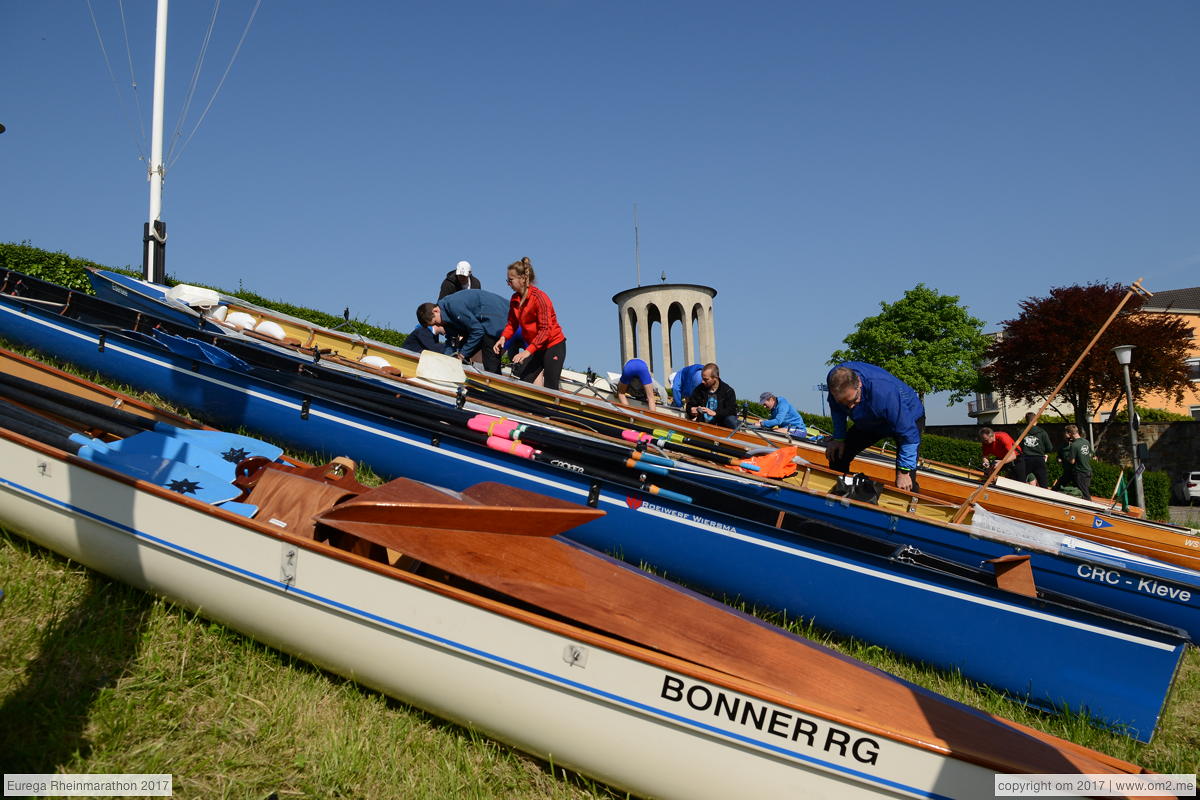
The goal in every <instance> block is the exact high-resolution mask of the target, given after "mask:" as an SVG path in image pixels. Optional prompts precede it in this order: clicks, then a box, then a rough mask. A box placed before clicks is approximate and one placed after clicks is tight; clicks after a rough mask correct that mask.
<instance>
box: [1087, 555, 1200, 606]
mask: <svg viewBox="0 0 1200 800" xmlns="http://www.w3.org/2000/svg"><path fill="white" fill-rule="evenodd" d="M1075 572H1076V574H1077V575H1079V577H1081V578H1088V579H1090V580H1093V581H1097V582H1099V583H1106V584H1108V585H1110V586H1118V585H1121V584H1123V585H1125V586H1134V585H1135V584H1134V582H1133V581H1134V579H1133V578H1126V577H1124V576H1123V575H1122V574H1121V573H1120V572H1118V571H1117V570H1115V569H1108V568H1107V567H1097V566H1094V565H1092V564H1080V565H1079V566H1078V567H1076V568H1075ZM1136 588H1137V590H1138V591H1139V592H1142V593H1144V594H1150V595H1154V596H1155V597H1166V598H1169V599H1171V600H1178V601H1179V602H1181V603H1190V602H1191V601H1192V593H1191V591H1189V590H1187V589H1183V588H1180V587H1178V586H1171V585H1170V584H1166V583H1161V582H1159V581H1157V580H1155V579H1154V578H1138V579H1137V584H1136Z"/></svg>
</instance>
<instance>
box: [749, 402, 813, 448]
mask: <svg viewBox="0 0 1200 800" xmlns="http://www.w3.org/2000/svg"><path fill="white" fill-rule="evenodd" d="M758 402H760V403H762V404H763V405H764V406H766V408H767V411H770V412H771V416H770V417H769V418H767V419H764V420H760V421H759V423H758V426H759V427H760V428H781V429H782V430H783V431H784V432H785V433H789V434H791V435H792V436H797V437H799V438H801V439H803V438H804V437H805V436H807V435H808V427H807V426H806V425H805V424H804V417H802V416H800V412H799V411H797V410H796V409H795V408H793V407H792V404H791V403H789V402H788V400H787V398H786V397H779V396H778V395H776V394H775V393H774V392H763V393H762V394H761V395H759V396H758Z"/></svg>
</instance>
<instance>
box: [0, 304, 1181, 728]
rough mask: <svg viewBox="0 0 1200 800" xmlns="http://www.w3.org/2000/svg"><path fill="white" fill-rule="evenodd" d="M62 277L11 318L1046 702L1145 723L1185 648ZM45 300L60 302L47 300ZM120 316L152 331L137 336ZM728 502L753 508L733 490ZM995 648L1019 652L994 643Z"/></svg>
mask: <svg viewBox="0 0 1200 800" xmlns="http://www.w3.org/2000/svg"><path fill="white" fill-rule="evenodd" d="M26 288H27V290H28V288H29V287H26ZM57 291H58V292H59V295H58V296H59V299H58V300H57V301H55V300H52V299H51V298H52V297H53V295H50V294H49V293H48V292H47V293H46V294H44V295H43V296H42V297H40V298H38V300H37V301H34V299H33V298H30V297H23V298H12V297H0V334H3V335H4V336H6V337H8V338H9V339H11V340H16V341H21V342H22V343H25V344H28V345H29V346H33V347H37V348H40V349H42V350H45V351H47V352H51V353H54V354H56V355H57V356H58V357H61V358H66V359H68V360H72V361H75V362H76V363H78V364H80V365H83V366H85V367H87V368H90V369H95V370H97V371H99V372H101V373H103V374H107V375H109V376H110V377H112V378H114V379H116V380H120V381H123V382H126V383H128V384H131V385H135V386H138V387H140V388H143V389H147V390H149V391H154V392H156V393H158V394H159V395H160V396H162V397H164V398H166V399H168V400H171V401H172V402H175V403H178V404H180V405H182V406H184V407H190V408H194V409H197V410H198V411H201V412H202V413H203V414H204V415H205V416H206V417H208V418H210V419H213V420H215V421H219V422H220V423H221V424H226V425H230V426H235V425H236V426H243V427H245V428H246V429H248V430H254V431H258V432H260V433H264V434H266V435H269V436H272V437H274V438H277V439H279V440H280V441H285V442H289V443H292V444H295V445H296V446H298V447H301V448H304V449H306V450H309V451H313V452H321V451H329V450H332V449H334V448H336V450H337V451H339V452H347V453H350V454H351V455H352V456H354V457H357V458H361V459H362V460H364V461H367V462H369V463H370V464H371V465H372V467H374V468H375V470H376V471H377V472H378V473H379V474H381V475H389V476H407V477H414V478H418V479H422V480H428V481H431V482H434V483H437V484H440V485H444V486H448V487H449V488H452V489H455V490H462V489H465V488H466V487H468V486H471V485H473V484H475V483H478V482H480V481H494V480H500V481H503V482H505V483H508V484H510V485H513V486H517V487H519V488H525V489H528V490H532V491H537V492H540V493H544V494H549V495H552V496H555V497H558V498H560V499H564V500H569V501H574V502H585V503H587V504H589V505H591V506H593V507H597V508H601V509H603V510H605V511H606V512H608V513H607V514H606V515H605V516H604V517H601V518H600V519H597V520H593V521H592V522H589V523H587V524H585V525H582V526H580V527H578V528H576V529H574V530H572V531H571V537H572V538H573V539H576V540H578V541H581V542H583V543H585V544H589V545H591V546H593V547H598V548H600V549H605V550H609V551H610V552H617V553H620V554H621V556H622V557H623V558H625V559H626V560H629V561H633V562H635V563H638V562H645V563H648V564H654V565H657V566H658V567H659V568H660V569H662V570H663V571H665V572H666V573H667V574H668V575H670V576H672V577H674V578H677V579H681V580H684V581H686V582H689V583H692V584H694V585H696V586H698V587H701V588H703V589H705V590H707V591H712V592H715V593H719V594H725V595H727V596H731V597H732V596H737V597H740V598H742V599H743V600H745V601H746V602H748V603H752V604H755V605H757V606H759V607H765V608H775V609H782V610H785V611H787V612H789V613H790V614H793V615H797V616H809V617H815V618H816V619H817V620H818V621H819V622H820V624H822V625H824V626H826V627H828V628H831V629H835V630H838V631H840V632H842V633H844V634H847V635H851V636H856V637H858V638H860V639H862V640H865V641H869V642H874V643H877V644H881V645H883V646H886V647H889V648H891V649H893V650H895V651H897V652H900V653H902V654H904V655H907V656H908V657H910V658H914V659H917V660H923V661H927V662H929V663H931V664H934V665H937V666H941V667H945V668H950V669H958V670H959V671H961V672H962V673H963V675H965V676H967V677H969V678H971V679H974V680H978V681H980V682H983V683H988V684H990V685H992V686H995V687H997V688H1000V689H1001V690H1004V691H1007V692H1009V693H1010V694H1012V695H1014V696H1016V697H1018V698H1021V699H1024V700H1026V701H1027V702H1030V703H1033V704H1035V705H1038V706H1040V707H1044V708H1050V709H1055V708H1061V707H1066V708H1070V709H1074V710H1086V711H1087V712H1089V713H1090V714H1091V715H1092V716H1094V717H1095V718H1096V719H1097V720H1099V721H1102V722H1104V723H1106V724H1108V725H1110V726H1114V727H1116V728H1118V729H1120V730H1123V731H1125V732H1127V733H1129V734H1131V735H1134V736H1137V737H1139V738H1142V739H1147V738H1149V737H1150V736H1151V735H1152V733H1153V730H1154V727H1155V725H1156V724H1157V721H1158V719H1159V715H1160V714H1161V710H1162V706H1163V703H1164V701H1165V697H1166V693H1167V690H1168V688H1169V686H1170V684H1171V681H1172V679H1173V676H1174V672H1175V669H1176V667H1177V665H1178V663H1179V659H1180V657H1181V655H1182V652H1183V648H1184V643H1185V641H1186V639H1185V637H1184V635H1183V634H1182V633H1181V632H1180V631H1178V630H1177V629H1173V628H1164V627H1161V626H1157V625H1154V624H1151V623H1149V622H1146V621H1145V620H1138V619H1134V618H1130V617H1128V616H1126V615H1122V614H1119V613H1116V612H1111V611H1104V610H1101V609H1096V608H1094V607H1091V606H1086V605H1081V604H1079V603H1078V602H1075V601H1073V600H1071V599H1069V598H1063V597H1058V596H1056V595H1054V594H1053V593H1049V592H1044V591H1043V592H1039V593H1038V595H1037V596H1036V597H1032V596H1027V595H1024V594H1020V593H1014V592H1010V591H1006V590H1003V589H999V588H997V587H996V586H995V585H994V577H993V573H992V570H991V569H988V570H986V571H983V570H979V569H976V568H966V567H962V566H960V565H955V564H952V563H950V562H946V561H945V560H943V559H938V558H935V557H931V556H928V555H927V554H924V553H921V552H920V551H919V550H917V549H916V548H910V547H896V546H895V545H893V544H890V543H887V542H882V541H880V540H878V539H875V538H872V537H865V536H861V535H857V534H853V533H850V532H848V531H845V530H842V529H838V528H834V527H832V526H828V525H823V524H820V523H816V522H812V521H810V520H806V519H803V518H800V517H798V516H796V515H794V514H790V513H788V512H786V511H783V510H775V509H770V515H771V523H770V524H766V523H762V522H753V521H749V520H748V519H746V518H745V515H744V514H743V513H739V512H740V509H739V510H735V512H734V513H730V512H727V511H720V510H714V509H713V508H711V507H708V506H707V505H705V504H706V503H708V504H711V503H712V502H715V500H714V498H716V497H717V496H718V495H719V494H720V493H718V492H716V491H715V490H712V489H709V488H708V487H704V486H701V485H699V484H695V490H696V491H697V492H698V493H700V494H703V495H704V503H701V502H700V498H699V497H698V498H697V499H696V502H693V501H692V498H689V497H686V496H683V495H682V494H681V493H679V492H675V491H673V490H669V489H663V488H662V487H661V486H659V485H657V484H655V483H653V482H652V480H658V478H656V477H653V475H652V472H651V471H650V470H649V469H648V468H643V467H640V466H637V465H636V462H635V467H636V468H634V469H631V468H628V467H626V464H625V462H626V459H625V457H621V458H619V459H613V458H611V454H609V453H606V452H604V451H602V450H598V449H594V448H593V449H592V450H588V451H584V450H580V451H578V452H577V453H576V454H575V455H556V454H554V453H538V452H535V451H534V449H533V448H529V447H528V446H527V445H521V446H520V447H516V446H514V445H516V444H519V443H514V442H511V441H509V440H504V439H501V440H499V442H497V441H490V442H489V436H488V434H487V433H486V432H481V431H476V430H472V429H471V428H470V426H469V424H468V423H469V420H470V419H471V418H472V417H474V416H475V415H474V414H472V413H469V412H465V411H459V410H456V409H453V408H447V407H446V406H444V405H441V404H434V403H424V404H416V405H413V404H412V401H406V402H403V403H402V402H401V401H400V400H399V399H397V398H395V396H394V393H392V392H390V391H386V390H383V389H380V388H377V387H371V386H369V385H368V384H365V383H363V382H361V381H349V380H346V379H345V377H344V376H335V377H336V378H337V379H336V380H334V379H333V378H331V377H329V376H326V377H324V378H317V377H312V376H316V375H324V372H323V371H322V370H321V369H319V368H314V367H300V368H296V367H293V368H292V369H291V371H290V372H288V373H283V372H274V371H267V370H263V369H261V368H258V367H252V366H250V365H248V364H242V365H241V367H239V368H236V369H233V368H226V367H218V366H215V365H213V364H211V363H208V362H207V361H205V360H204V358H203V356H204V352H203V351H201V350H197V351H196V352H195V353H194V354H192V355H188V356H183V355H178V354H174V353H171V352H169V351H168V350H167V349H166V348H165V347H164V346H163V345H162V344H160V343H159V342H158V341H157V340H156V339H155V334H157V333H159V332H160V331H159V330H158V329H157V328H156V327H154V326H155V325H157V324H158V323H154V322H153V321H150V320H147V319H146V318H145V317H144V316H140V315H137V314H135V312H131V311H128V310H125V309H121V308H118V307H114V306H112V305H111V304H108V303H104V302H103V301H100V300H97V299H96V298H93V297H90V296H87V295H80V294H71V295H70V297H67V296H66V294H67V292H66V290H63V289H61V288H58V289H57ZM48 302H54V303H56V304H57V310H58V311H59V313H49V312H48V311H47V307H46V306H47V303H48ZM135 317H136V319H134V318H135ZM84 320H88V321H90V322H99V323H100V325H99V326H98V327H92V326H91V325H89V324H88V323H87V322H85V321H84ZM123 323H124V324H128V325H134V324H136V325H139V326H141V327H143V330H146V331H150V333H137V334H132V335H129V336H126V335H124V334H122V333H121V332H120V328H121V327H123ZM213 349H216V348H213ZM221 352H225V351H221ZM255 352H258V351H255ZM259 354H260V355H261V353H259ZM247 355H249V353H247ZM226 357H227V358H231V359H232V356H229V355H228V354H226ZM233 360H236V359H233ZM289 363H291V362H289ZM297 370H298V371H297ZM308 373H311V374H312V375H311V376H310V375H309V374H308ZM351 401H352V404H350V403H351ZM494 447H499V448H501V449H503V451H504V452H499V451H497V450H496V449H493V448H494ZM522 448H525V449H522ZM513 451H517V452H515V453H514V452H513ZM576 456H578V457H576ZM723 502H724V501H723ZM729 502H734V503H738V504H739V505H740V506H744V507H745V508H747V509H749V508H758V507H759V506H758V504H756V503H754V502H752V501H748V500H746V498H738V497H736V496H730V497H729ZM997 650H1003V651H1004V652H1006V653H1008V654H1009V655H1008V657H1006V658H1004V659H996V658H993V657H992V654H993V653H995V652H996V651H997ZM1081 654H1086V655H1085V656H1082V657H1081Z"/></svg>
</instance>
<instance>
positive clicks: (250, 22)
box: [167, 0, 262, 168]
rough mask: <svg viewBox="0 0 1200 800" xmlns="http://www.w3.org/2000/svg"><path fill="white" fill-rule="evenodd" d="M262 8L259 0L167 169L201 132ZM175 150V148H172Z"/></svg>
mask: <svg viewBox="0 0 1200 800" xmlns="http://www.w3.org/2000/svg"><path fill="white" fill-rule="evenodd" d="M261 6H262V0H257V2H255V4H254V8H253V9H252V10H251V11H250V17H249V19H247V20H246V27H245V28H244V29H243V30H242V36H241V38H240V39H238V43H237V47H235V48H234V49H233V55H231V56H230V57H229V64H227V65H226V67H225V72H224V73H223V74H222V75H221V80H220V81H218V82H217V88H215V89H213V93H212V97H211V98H209V100H208V105H206V106H205V107H204V111H202V112H201V113H200V119H198V120H196V126H195V127H194V128H192V132H191V133H189V134H188V137H187V139H185V140H184V142H183V144H182V145H180V146H179V152H178V153H177V154H175V156H174V157H173V158H171V159H170V163H169V164H167V168H169V167H171V166H174V164H175V162H176V161H178V160H179V157H180V156H181V155H183V151H184V150H185V149H186V148H187V146H188V143H189V142H191V141H192V137H193V136H195V135H196V131H198V130H200V125H201V123H203V122H204V118H205V117H206V116H208V112H209V110H210V109H211V108H212V107H213V103H215V102H216V101H217V95H218V94H219V93H220V92H221V87H222V86H224V85H225V79H226V78H228V77H229V73H230V72H231V71H232V70H233V64H234V62H235V61H237V57H238V54H239V53H240V52H241V51H242V45H243V44H245V42H246V37H247V36H249V35H250V26H251V25H253V24H254V17H255V16H256V15H257V14H258V9H259V8H260V7H261ZM172 150H174V147H172Z"/></svg>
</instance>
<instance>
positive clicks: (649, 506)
mask: <svg viewBox="0 0 1200 800" xmlns="http://www.w3.org/2000/svg"><path fill="white" fill-rule="evenodd" d="M641 508H643V509H645V510H647V511H654V512H656V513H659V514H668V515H670V516H672V517H678V518H679V519H683V520H689V521H691V522H699V523H700V524H701V525H704V526H706V527H709V528H719V529H721V530H723V531H731V532H733V533H737V528H735V527H733V526H732V525H726V524H724V523H722V522H714V521H713V520H711V519H707V518H705V517H702V516H700V515H699V514H689V513H688V512H686V511H676V510H675V509H673V508H666V507H664V506H660V505H655V504H654V503H642V505H641Z"/></svg>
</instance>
